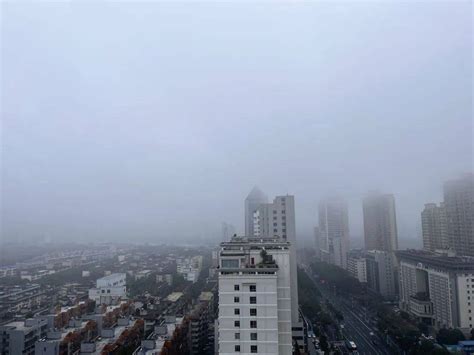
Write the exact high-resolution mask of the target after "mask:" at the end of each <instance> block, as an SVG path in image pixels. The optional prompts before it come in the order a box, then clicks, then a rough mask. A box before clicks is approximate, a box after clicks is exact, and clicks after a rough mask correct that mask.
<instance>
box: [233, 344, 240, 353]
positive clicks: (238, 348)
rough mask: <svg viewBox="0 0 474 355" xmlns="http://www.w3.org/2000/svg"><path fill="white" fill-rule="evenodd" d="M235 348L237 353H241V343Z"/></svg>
mask: <svg viewBox="0 0 474 355" xmlns="http://www.w3.org/2000/svg"><path fill="white" fill-rule="evenodd" d="M234 350H235V352H236V353H240V345H236V346H235V347H234Z"/></svg>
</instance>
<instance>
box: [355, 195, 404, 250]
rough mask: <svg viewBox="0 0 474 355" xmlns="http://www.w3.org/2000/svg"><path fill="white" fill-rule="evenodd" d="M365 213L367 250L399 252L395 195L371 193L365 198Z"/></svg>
mask: <svg viewBox="0 0 474 355" xmlns="http://www.w3.org/2000/svg"><path fill="white" fill-rule="evenodd" d="M363 211H364V241H365V249H366V250H383V251H389V252H393V251H395V250H397V249H398V232H397V218H396V212H395V198H394V197H393V195H390V194H380V193H370V194H369V195H368V196H367V197H365V198H364V201H363Z"/></svg>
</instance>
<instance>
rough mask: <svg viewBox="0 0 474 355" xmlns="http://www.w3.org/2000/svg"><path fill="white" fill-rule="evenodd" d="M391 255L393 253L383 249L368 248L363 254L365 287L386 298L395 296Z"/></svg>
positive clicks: (393, 268) (395, 288)
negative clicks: (365, 277) (365, 275)
mask: <svg viewBox="0 0 474 355" xmlns="http://www.w3.org/2000/svg"><path fill="white" fill-rule="evenodd" d="M393 257H394V255H393V253H391V252H387V251H383V250H369V251H368V252H367V253H366V254H365V261H366V273H367V287H368V288H369V289H370V290H372V291H373V292H376V293H378V294H380V295H382V296H383V297H384V298H386V299H394V298H396V296H397V285H396V283H397V279H396V269H395V267H394V264H395V262H394V261H393Z"/></svg>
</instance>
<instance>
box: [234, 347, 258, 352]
mask: <svg viewBox="0 0 474 355" xmlns="http://www.w3.org/2000/svg"><path fill="white" fill-rule="evenodd" d="M234 350H235V352H236V353H239V352H240V345H236V346H235V348H234ZM250 352H251V353H254V354H257V353H258V347H257V345H250Z"/></svg>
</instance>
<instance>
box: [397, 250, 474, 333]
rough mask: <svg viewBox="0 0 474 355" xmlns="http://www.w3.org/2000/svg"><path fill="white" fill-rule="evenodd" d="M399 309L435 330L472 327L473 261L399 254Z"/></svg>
mask: <svg viewBox="0 0 474 355" xmlns="http://www.w3.org/2000/svg"><path fill="white" fill-rule="evenodd" d="M397 257H398V260H399V263H400V308H401V309H403V310H405V311H407V312H409V313H411V314H412V315H414V316H416V317H417V318H419V320H420V321H423V322H425V323H428V324H430V325H433V326H435V327H437V328H442V327H446V328H451V327H452V328H461V329H464V330H470V329H472V328H473V325H474V320H473V317H474V258H473V257H460V256H455V255H454V254H453V253H452V252H445V253H433V252H428V251H421V250H406V251H398V252H397Z"/></svg>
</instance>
